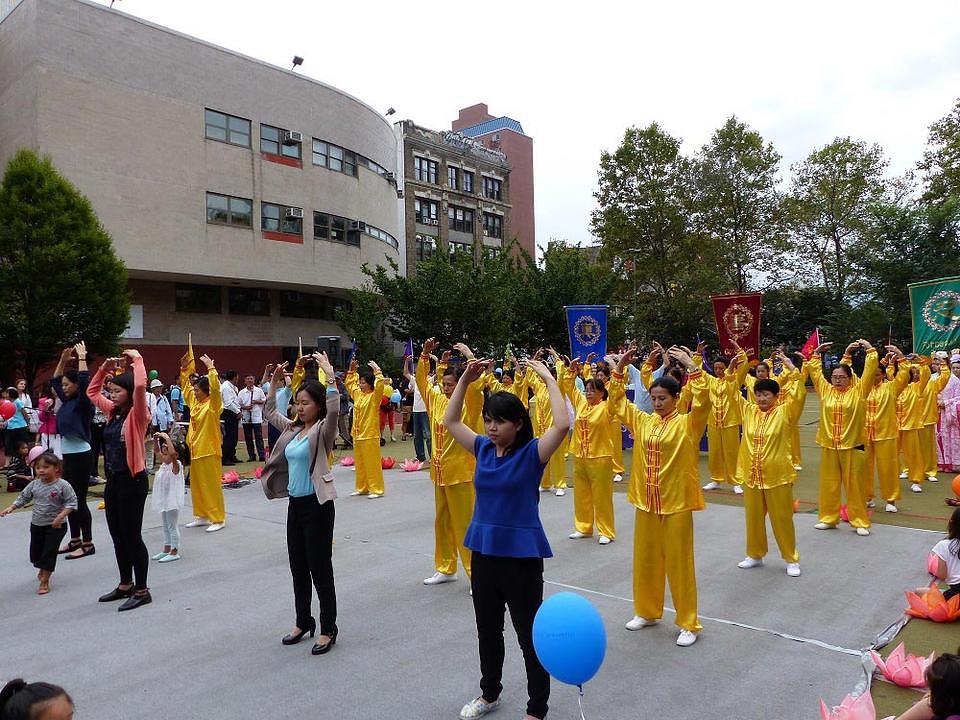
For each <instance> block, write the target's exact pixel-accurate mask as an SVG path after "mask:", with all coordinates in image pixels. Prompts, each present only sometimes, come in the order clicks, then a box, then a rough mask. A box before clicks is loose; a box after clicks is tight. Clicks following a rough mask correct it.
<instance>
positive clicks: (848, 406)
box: [806, 348, 879, 450]
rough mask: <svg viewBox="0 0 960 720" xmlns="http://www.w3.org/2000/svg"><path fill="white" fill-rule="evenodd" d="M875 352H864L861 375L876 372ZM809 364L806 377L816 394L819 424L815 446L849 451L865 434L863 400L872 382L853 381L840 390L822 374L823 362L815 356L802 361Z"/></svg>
mask: <svg viewBox="0 0 960 720" xmlns="http://www.w3.org/2000/svg"><path fill="white" fill-rule="evenodd" d="M878 362H879V361H878V360H877V351H876V349H875V348H872V349H870V350H869V351H868V352H867V359H866V362H865V363H864V366H863V374H864V376H865V377H873V374H874V373H875V372H876V371H877V365H878ZM806 364H807V365H809V367H810V379H811V380H812V381H813V387H814V388H815V389H816V391H817V394H819V395H820V425H819V426H818V427H817V445H819V446H820V447H825V448H830V449H832V450H851V449H853V448H856V447H857V446H860V445H863V443H864V438H865V436H866V420H867V402H866V396H867V393H869V392H870V388H872V387H873V384H872V383H867V382H861V383H856V384H854V383H853V381H851V384H850V387H848V388H847V389H846V390H844V391H842V392H841V391H840V390H837V389H836V388H834V387H833V384H832V383H830V382H829V381H828V380H827V379H826V378H825V377H824V376H823V365H822V363H821V361H820V356H819V355H814V356H813V357H811V358H810V360H809V361H808V362H807V363H806Z"/></svg>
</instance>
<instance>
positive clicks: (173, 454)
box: [153, 432, 186, 563]
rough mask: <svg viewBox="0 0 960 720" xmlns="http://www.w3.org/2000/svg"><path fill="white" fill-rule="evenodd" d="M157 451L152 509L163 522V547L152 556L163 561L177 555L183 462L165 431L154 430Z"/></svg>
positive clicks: (178, 555) (182, 486)
mask: <svg viewBox="0 0 960 720" xmlns="http://www.w3.org/2000/svg"><path fill="white" fill-rule="evenodd" d="M153 442H154V443H155V444H156V451H157V452H158V453H159V454H160V460H161V462H162V463H163V464H162V465H160V469H159V470H157V474H156V477H154V479H153V509H154V510H156V511H157V512H158V513H160V519H161V520H162V522H163V550H161V551H160V552H158V553H157V554H156V555H154V556H153V559H154V560H159V561H160V562H162V563H167V562H173V561H174V560H179V559H180V528H179V527H177V520H178V519H179V517H180V508H182V507H183V496H184V493H185V491H186V490H185V483H184V479H183V465H181V464H180V456H179V455H178V454H177V448H176V447H174V444H173V440H171V439H170V436H169V435H168V434H167V433H165V432H158V433H154V434H153Z"/></svg>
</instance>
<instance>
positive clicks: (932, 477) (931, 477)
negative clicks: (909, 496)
mask: <svg viewBox="0 0 960 720" xmlns="http://www.w3.org/2000/svg"><path fill="white" fill-rule="evenodd" d="M927 482H940V478H938V477H937V476H936V475H927Z"/></svg>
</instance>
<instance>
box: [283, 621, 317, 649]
mask: <svg viewBox="0 0 960 720" xmlns="http://www.w3.org/2000/svg"><path fill="white" fill-rule="evenodd" d="M316 631H317V621H316V620H314V619H313V618H310V627H308V628H307V629H306V630H300V632H299V633H297V634H296V635H294V634H293V633H291V634H289V635H284V636H283V638H282V639H281V640H280V642H282V643H283V644H284V645H296V644H297V643H298V642H300V641H301V640H303V636H304V635H306V634H307V633H310V637H313V635H314V633H315V632H316Z"/></svg>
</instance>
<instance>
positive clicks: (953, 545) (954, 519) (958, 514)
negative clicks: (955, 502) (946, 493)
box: [947, 507, 960, 557]
mask: <svg viewBox="0 0 960 720" xmlns="http://www.w3.org/2000/svg"><path fill="white" fill-rule="evenodd" d="M947 540H949V541H950V552H952V553H953V554H954V555H956V556H957V557H960V507H958V508H957V509H955V510H954V511H953V515H951V516H950V521H949V522H948V523H947Z"/></svg>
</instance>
